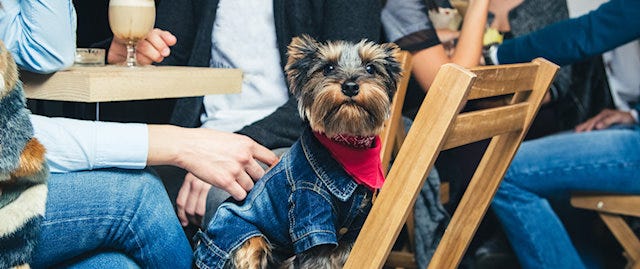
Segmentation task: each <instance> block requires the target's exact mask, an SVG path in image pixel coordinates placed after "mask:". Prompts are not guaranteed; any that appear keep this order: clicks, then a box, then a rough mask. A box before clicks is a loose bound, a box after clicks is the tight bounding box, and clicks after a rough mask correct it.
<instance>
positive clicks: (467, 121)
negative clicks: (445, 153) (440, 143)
mask: <svg viewBox="0 0 640 269" xmlns="http://www.w3.org/2000/svg"><path fill="white" fill-rule="evenodd" d="M528 107H529V104H528V103H518V104H515V105H509V106H503V107H497V108H489V109H483V110H479V111H473V112H468V113H464V114H460V116H458V118H457V119H456V121H455V124H454V126H453V130H451V134H450V135H449V139H447V142H446V143H445V144H444V147H443V148H442V150H447V149H450V148H455V147H458V146H462V145H466V144H469V143H473V142H476V141H480V140H484V139H487V138H491V137H494V136H496V135H499V134H504V133H507V132H511V131H518V130H521V129H522V126H523V124H524V119H525V117H526V116H527V109H528ZM478 126H482V128H478Z"/></svg>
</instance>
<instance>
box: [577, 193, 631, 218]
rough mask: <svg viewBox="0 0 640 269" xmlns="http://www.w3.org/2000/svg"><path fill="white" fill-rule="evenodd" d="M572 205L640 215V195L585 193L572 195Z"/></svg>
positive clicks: (601, 210) (600, 210)
mask: <svg viewBox="0 0 640 269" xmlns="http://www.w3.org/2000/svg"><path fill="white" fill-rule="evenodd" d="M571 205H573V206H574V207H578V208H583V209H589V210H595V211H599V212H607V213H616V214H623V215H629V216H636V217H640V196H638V195H625V194H607V193H593V194H590V193H584V194H576V195H573V196H572V197H571Z"/></svg>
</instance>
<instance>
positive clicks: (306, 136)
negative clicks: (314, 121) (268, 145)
mask: <svg viewBox="0 0 640 269" xmlns="http://www.w3.org/2000/svg"><path fill="white" fill-rule="evenodd" d="M300 144H301V147H302V151H303V154H304V156H305V158H306V159H307V162H308V163H309V165H310V166H311V168H312V169H313V171H314V172H315V174H316V175H317V176H318V177H319V178H320V180H321V181H322V182H323V183H324V184H325V185H326V186H327V188H329V191H331V194H333V195H335V196H336V197H338V199H340V200H341V201H346V200H348V199H349V197H351V195H352V194H353V192H354V191H355V190H356V188H357V187H358V184H357V183H356V182H355V181H354V180H353V179H352V178H351V176H350V175H349V174H347V173H346V172H345V171H344V169H343V168H342V166H341V165H340V164H338V162H337V161H336V160H335V159H333V157H331V153H330V152H329V151H328V150H327V149H326V148H325V147H324V146H322V144H320V142H319V141H318V140H317V139H316V138H315V136H314V135H313V133H312V132H311V129H310V128H306V129H305V131H304V132H303V133H302V136H301V137H300Z"/></svg>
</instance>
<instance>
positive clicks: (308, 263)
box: [281, 243, 353, 269]
mask: <svg viewBox="0 0 640 269" xmlns="http://www.w3.org/2000/svg"><path fill="white" fill-rule="evenodd" d="M352 246H353V244H350V243H342V244H340V245H339V246H338V247H335V248H334V247H333V246H331V245H322V246H316V247H313V248H311V249H309V250H307V251H305V252H303V253H301V254H298V255H297V256H296V257H295V258H294V259H293V260H290V261H288V262H286V263H285V264H284V265H283V266H282V267H281V269H304V268H319V269H339V268H342V267H343V266H344V263H345V262H346V261H347V258H348V257H349V252H350V251H351V247H352Z"/></svg>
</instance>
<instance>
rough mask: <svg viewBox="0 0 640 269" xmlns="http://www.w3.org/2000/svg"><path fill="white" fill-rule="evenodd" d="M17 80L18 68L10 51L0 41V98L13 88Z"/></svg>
mask: <svg viewBox="0 0 640 269" xmlns="http://www.w3.org/2000/svg"><path fill="white" fill-rule="evenodd" d="M17 81H18V69H17V68H16V63H15V62H14V61H13V58H12V57H11V53H10V52H9V51H8V50H7V49H6V48H5V47H4V44H3V43H2V41H0V99H2V98H4V96H5V95H7V93H8V92H9V91H11V90H12V89H13V87H14V86H15V85H16V82H17Z"/></svg>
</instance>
